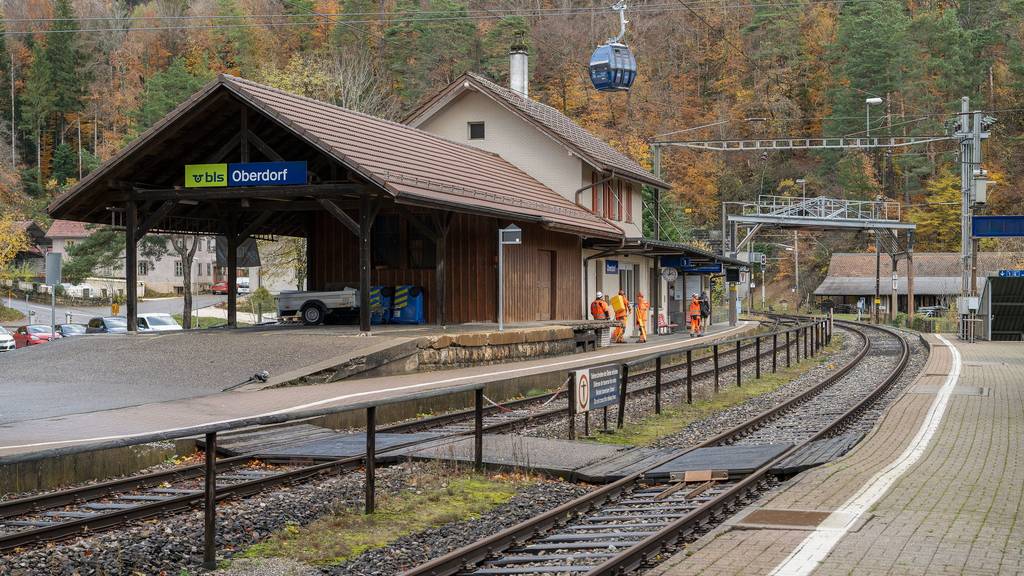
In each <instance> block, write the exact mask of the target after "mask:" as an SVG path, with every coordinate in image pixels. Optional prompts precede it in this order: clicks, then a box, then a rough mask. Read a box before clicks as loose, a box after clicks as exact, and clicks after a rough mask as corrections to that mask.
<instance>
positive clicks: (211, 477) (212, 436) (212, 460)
mask: <svg viewBox="0 0 1024 576" xmlns="http://www.w3.org/2000/svg"><path fill="white" fill-rule="evenodd" d="M205 456H206V457H205V461H206V469H205V477H204V482H203V484H204V494H203V496H204V498H203V568H204V569H206V570H213V569H215V568H216V567H217V433H216V432H208V433H207V434H206V455H205Z"/></svg>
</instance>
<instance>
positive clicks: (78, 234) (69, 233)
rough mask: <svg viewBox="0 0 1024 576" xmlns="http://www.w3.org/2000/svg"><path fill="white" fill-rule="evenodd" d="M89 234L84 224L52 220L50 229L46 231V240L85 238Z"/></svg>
mask: <svg viewBox="0 0 1024 576" xmlns="http://www.w3.org/2000/svg"><path fill="white" fill-rule="evenodd" d="M89 234H90V233H89V231H88V230H86V229H85V222H74V221H72V220H54V221H53V224H51V225H50V229H49V230H47V231H46V237H47V238H87V237H88V236H89Z"/></svg>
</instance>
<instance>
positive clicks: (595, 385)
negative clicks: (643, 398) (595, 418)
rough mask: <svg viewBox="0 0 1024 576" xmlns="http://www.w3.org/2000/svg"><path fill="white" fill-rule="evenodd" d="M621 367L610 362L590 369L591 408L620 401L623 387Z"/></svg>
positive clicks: (602, 406)
mask: <svg viewBox="0 0 1024 576" xmlns="http://www.w3.org/2000/svg"><path fill="white" fill-rule="evenodd" d="M620 369H621V367H620V366H619V365H618V364H608V365H606V366H598V367H596V368H591V369H590V409H591V410H593V409H594V408H604V407H605V406H612V405H614V404H615V403H617V402H618V401H619V391H620V390H621V388H622V378H621V373H620Z"/></svg>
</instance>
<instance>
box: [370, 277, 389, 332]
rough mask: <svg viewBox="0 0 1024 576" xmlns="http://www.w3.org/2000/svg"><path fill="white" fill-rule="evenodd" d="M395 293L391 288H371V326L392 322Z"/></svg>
mask: <svg viewBox="0 0 1024 576" xmlns="http://www.w3.org/2000/svg"><path fill="white" fill-rule="evenodd" d="M394 293H395V290H394V288H392V287H391V286H371V287H370V324H389V323H390V322H391V296H392V294H394Z"/></svg>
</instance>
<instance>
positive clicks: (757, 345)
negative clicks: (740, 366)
mask: <svg viewBox="0 0 1024 576" xmlns="http://www.w3.org/2000/svg"><path fill="white" fill-rule="evenodd" d="M754 378H756V379H758V380H760V379H761V337H760V336H758V337H757V338H754Z"/></svg>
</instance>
